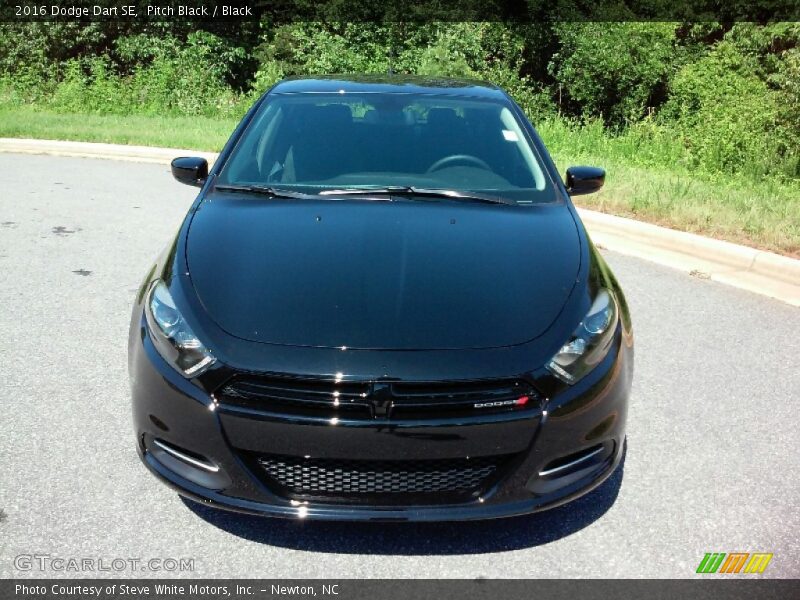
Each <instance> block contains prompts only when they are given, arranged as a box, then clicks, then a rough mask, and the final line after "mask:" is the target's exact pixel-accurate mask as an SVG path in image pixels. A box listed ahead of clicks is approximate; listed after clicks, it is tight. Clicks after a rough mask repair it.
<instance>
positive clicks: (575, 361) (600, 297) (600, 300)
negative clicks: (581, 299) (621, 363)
mask: <svg viewBox="0 0 800 600" xmlns="http://www.w3.org/2000/svg"><path fill="white" fill-rule="evenodd" d="M618 319H619V309H618V308H617V300H616V298H615V297H614V293H613V292H612V291H611V290H608V289H605V288H600V290H599V291H598V292H597V296H596V297H595V299H594V302H593V303H592V307H591V308H590V309H589V312H588V313H586V316H585V317H584V318H583V320H582V321H581V322H580V324H579V325H578V327H577V329H575V331H574V332H573V334H572V336H571V337H570V339H569V341H568V342H567V343H566V344H564V345H563V346H561V350H559V351H558V353H556V355H555V356H554V357H553V358H552V359H551V360H550V362H549V363H548V364H547V368H548V369H549V370H550V372H551V373H553V375H555V376H556V377H558V378H559V379H561V380H562V381H564V382H565V383H569V384H573V383H575V382H577V381H578V380H579V379H581V378H582V377H583V376H584V375H586V374H587V373H588V372H589V371H591V370H592V369H593V368H594V367H596V366H597V364H598V363H600V361H602V360H603V359H604V358H605V356H606V354H608V349H609V348H610V347H611V341H612V340H613V339H614V331H615V330H616V328H617V321H618Z"/></svg>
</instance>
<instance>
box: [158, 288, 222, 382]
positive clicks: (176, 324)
mask: <svg viewBox="0 0 800 600" xmlns="http://www.w3.org/2000/svg"><path fill="white" fill-rule="evenodd" d="M145 315H146V317H147V325H148V329H149V331H150V339H152V340H153V345H155V347H156V349H157V350H158V353H159V354H160V355H161V356H162V357H163V358H164V360H166V361H167V362H168V363H170V364H171V365H173V366H174V367H175V368H176V369H177V370H178V371H179V372H180V373H181V374H182V375H183V376H184V377H195V376H197V375H199V374H200V373H202V372H203V371H205V370H206V369H208V367H210V366H211V365H213V364H214V362H215V361H216V360H217V359H216V358H214V356H213V355H212V354H211V353H210V352H209V351H208V349H207V348H206V347H205V346H204V345H203V343H202V342H201V341H200V340H199V339H198V338H197V336H196V335H195V334H194V333H193V332H192V330H191V328H190V327H189V325H187V324H186V321H184V320H183V317H182V316H181V314H180V313H179V312H178V309H177V308H176V307H175V301H174V300H173V299H172V296H171V295H170V293H169V290H168V289H167V286H166V285H165V284H164V282H163V281H157V282H156V283H155V285H154V286H153V287H152V289H151V290H150V294H149V295H148V296H147V304H146V306H145Z"/></svg>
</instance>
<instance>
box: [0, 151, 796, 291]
mask: <svg viewBox="0 0 800 600" xmlns="http://www.w3.org/2000/svg"><path fill="white" fill-rule="evenodd" d="M0 152H12V153H17V154H49V155H55V156H75V157H81V158H102V159H111V160H124V161H135V162H147V163H158V164H169V163H170V161H171V160H172V159H173V158H175V157H176V156H203V157H204V158H206V160H208V162H209V164H213V162H214V161H215V160H216V159H217V156H218V155H217V154H216V153H213V152H200V151H197V150H185V149H179V148H153V147H149V146H127V145H118V144H99V143H90V142H65V141H51V140H32V139H15V138H0ZM578 212H579V213H580V216H581V219H582V220H583V222H584V224H585V225H586V228H587V230H588V231H589V233H590V235H591V236H592V240H593V241H594V242H595V243H596V244H597V245H599V246H600V247H602V248H606V249H608V250H612V251H614V252H619V253H621V254H628V255H631V256H637V257H639V258H644V259H646V260H649V261H652V262H655V263H658V264H662V265H666V266H669V267H673V268H677V269H681V270H683V271H686V272H687V273H690V274H692V275H694V276H696V277H699V278H701V279H711V280H714V281H719V282H721V283H726V284H728V285H732V286H735V287H738V288H742V289H746V290H749V291H752V292H755V293H758V294H761V295H765V296H769V297H772V298H776V299H778V300H781V301H783V302H786V303H788V304H791V305H793V306H800V260H797V259H793V258H789V257H786V256H781V255H779V254H775V253H772V252H766V251H763V250H758V249H756V248H750V247H748V246H741V245H738V244H733V243H731V242H725V241H721V240H715V239H712V238H707V237H703V236H701V235H696V234H693V233H686V232H683V231H675V230H673V229H668V228H666V227H659V226H657V225H651V224H649V223H642V222H641V221H636V220H633V219H625V218H622V217H616V216H613V215H608V214H604V213H600V212H596V211H592V210H587V209H578Z"/></svg>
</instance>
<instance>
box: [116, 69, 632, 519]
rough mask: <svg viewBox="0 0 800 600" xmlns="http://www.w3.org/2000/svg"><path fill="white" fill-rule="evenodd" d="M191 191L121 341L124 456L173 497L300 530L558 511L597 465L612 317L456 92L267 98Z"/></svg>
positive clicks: (607, 466)
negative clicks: (131, 435)
mask: <svg viewBox="0 0 800 600" xmlns="http://www.w3.org/2000/svg"><path fill="white" fill-rule="evenodd" d="M172 172H173V174H174V176H175V177H176V178H177V179H178V180H180V181H182V182H184V183H189V184H193V185H196V186H199V187H200V188H201V191H200V194H199V195H198V197H197V199H196V200H195V202H194V204H193V205H192V207H191V209H190V210H189V213H188V215H187V216H186V219H185V220H184V222H183V225H182V226H181V228H180V230H179V231H178V234H177V236H176V238H175V240H174V241H173V242H172V244H171V245H170V246H169V247H168V249H167V250H166V251H165V252H164V254H163V255H162V256H161V257H160V258H159V259H158V261H157V262H156V264H155V265H154V266H153V268H152V269H151V270H150V272H149V273H148V274H147V276H146V278H145V281H144V283H143V284H142V287H141V290H140V292H139V294H138V297H137V299H136V305H135V307H134V310H133V318H132V321H131V330H130V343H129V344H130V347H129V368H130V374H131V385H132V389H133V415H134V424H135V430H136V443H137V446H138V450H139V453H140V455H141V457H142V460H143V461H144V463H145V465H147V467H148V468H149V469H150V470H151V471H152V472H153V473H155V474H156V475H157V476H158V477H159V478H161V479H162V480H164V481H165V482H167V483H168V484H170V485H172V486H173V487H175V488H176V489H177V490H178V492H179V493H181V494H183V495H185V496H188V497H191V498H194V499H195V500H199V501H202V502H206V503H211V504H213V505H216V506H219V507H221V508H227V509H232V510H238V511H244V512H250V513H257V514H263V515H272V516H280V517H307V518H319V519H353V520H368V519H378V520H380V519H392V520H402V519H407V520H455V519H480V518H491V517H502V516H509V515H516V514H520V513H526V512H531V511H536V510H541V509H543V508H547V507H551V506H555V505H557V504H561V503H563V502H566V501H568V500H570V499H573V498H575V497H577V496H579V495H581V494H584V493H586V492H587V491H589V490H590V489H592V488H594V487H596V486H597V485H599V484H600V483H601V482H602V481H603V480H605V479H606V478H607V477H608V476H609V475H610V474H611V473H612V472H613V471H614V469H615V468H616V466H617V465H618V463H619V461H620V460H621V457H622V454H623V448H624V442H625V419H626V413H627V404H628V395H629V391H630V387H631V377H632V372H633V335H632V330H631V323H630V318H629V315H628V309H627V306H626V304H625V298H624V296H623V294H622V291H621V290H620V288H619V286H618V284H617V282H616V280H615V278H614V275H613V274H612V273H611V271H610V270H609V268H608V266H607V265H606V264H605V262H604V261H603V258H602V257H601V256H600V255H599V254H598V253H597V251H596V250H595V248H594V247H593V246H592V243H591V242H590V240H589V238H588V237H587V235H586V232H585V230H584V228H583V225H582V223H581V221H580V219H579V218H578V215H577V213H576V212H575V208H574V206H573V205H572V202H571V200H570V195H576V194H583V193H588V192H592V191H594V190H596V189H598V188H599V187H600V186H601V185H602V184H603V179H604V172H603V171H602V170H601V169H597V168H592V167H573V168H571V169H569V170H568V171H567V177H566V185H564V184H563V183H562V182H561V181H560V178H559V176H558V173H557V172H556V170H555V167H554V165H553V163H552V161H551V159H550V157H549V156H548V154H547V151H546V150H545V148H544V147H543V145H542V142H541V141H540V139H539V137H538V136H537V134H536V132H535V131H534V129H533V127H532V126H531V125H530V123H529V122H528V121H527V119H526V118H525V116H524V115H523V113H522V111H521V110H520V109H519V107H518V106H517V105H516V104H515V103H514V102H513V101H512V100H511V99H510V98H509V97H508V96H507V95H506V94H505V93H504V92H503V91H502V90H500V89H498V88H497V87H494V86H492V85H489V84H484V83H478V82H474V81H460V80H443V79H419V78H404V77H396V76H387V77H320V78H315V79H292V80H287V81H283V82H281V83H279V84H278V85H276V86H275V87H273V88H272V89H271V90H270V91H269V92H268V93H267V94H265V95H264V97H263V98H262V99H261V100H260V101H259V102H257V103H256V105H255V106H254V107H253V108H252V109H251V110H250V112H249V113H248V114H247V115H246V116H245V118H244V119H243V120H242V123H241V124H240V125H239V127H238V128H237V129H236V131H235V132H234V133H233V135H232V137H231V139H230V141H229V142H228V144H227V145H226V146H225V148H224V150H223V151H222V153H221V155H220V157H219V159H218V160H217V161H216V163H215V164H214V166H213V168H212V169H211V170H210V172H209V169H208V164H207V163H206V161H205V160H203V159H201V158H178V159H176V160H175V161H173V164H172Z"/></svg>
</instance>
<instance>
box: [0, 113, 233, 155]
mask: <svg viewBox="0 0 800 600" xmlns="http://www.w3.org/2000/svg"><path fill="white" fill-rule="evenodd" d="M236 124H237V121H236V120H235V119H220V120H216V119H208V118H204V117H172V116H170V117H156V116H148V115H130V116H119V115H96V114H58V113H54V112H48V111H39V110H33V109H30V108H27V107H26V108H11V107H2V106H0V137H16V138H39V139H47V140H72V141H79V142H106V143H112V144H136V145H142V146H161V147H166V148H189V149H194V150H208V151H218V150H221V149H222V146H223V144H225V142H226V141H227V139H228V137H229V136H230V134H231V132H232V131H233V129H234V127H236Z"/></svg>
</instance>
